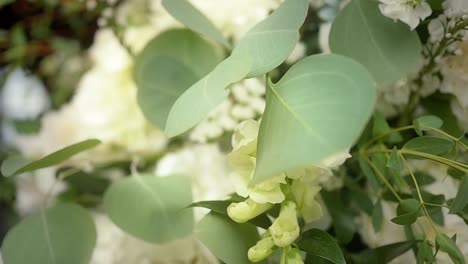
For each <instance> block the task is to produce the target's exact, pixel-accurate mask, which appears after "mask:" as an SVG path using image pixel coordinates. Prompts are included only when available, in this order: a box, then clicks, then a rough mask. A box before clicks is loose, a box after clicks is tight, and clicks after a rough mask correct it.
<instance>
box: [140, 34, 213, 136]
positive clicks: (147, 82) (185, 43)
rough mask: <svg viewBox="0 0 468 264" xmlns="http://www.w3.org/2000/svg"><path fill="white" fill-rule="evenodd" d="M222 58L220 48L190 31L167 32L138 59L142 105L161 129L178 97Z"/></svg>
mask: <svg viewBox="0 0 468 264" xmlns="http://www.w3.org/2000/svg"><path fill="white" fill-rule="evenodd" d="M221 59H222V54H221V52H220V51H219V49H218V48H217V47H216V46H214V45H212V44H211V43H209V42H207V41H206V40H204V39H203V38H201V37H200V36H199V35H197V34H195V33H193V32H191V31H190V30H186V29H177V30H170V31H166V32H164V33H162V34H160V35H158V36H157V37H156V38H154V39H153V40H152V41H150V42H149V43H148V44H147V46H146V47H145V48H144V49H143V51H142V52H141V53H140V54H139V55H138V56H137V59H136V63H135V69H134V77H135V81H136V83H137V85H138V104H139V105H140V107H141V109H142V111H143V113H144V115H145V116H146V118H147V119H148V120H150V121H151V122H152V123H153V124H155V125H156V126H158V127H160V128H164V127H165V125H166V120H167V116H168V114H169V110H170V109H171V107H172V106H173V104H174V102H175V101H176V100H177V98H178V97H179V96H180V95H181V94H183V93H184V92H185V90H187V89H188V88H189V87H190V86H192V85H193V84H194V83H195V82H197V81H198V80H199V79H200V78H201V77H203V76H204V75H206V74H207V73H208V72H210V71H211V70H212V69H213V68H214V67H215V66H216V64H218V63H219V62H220V61H221Z"/></svg>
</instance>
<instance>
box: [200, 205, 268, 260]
mask: <svg viewBox="0 0 468 264" xmlns="http://www.w3.org/2000/svg"><path fill="white" fill-rule="evenodd" d="M195 234H196V236H197V238H198V239H200V241H201V242H202V243H203V244H204V245H205V246H206V247H207V248H208V249H209V250H210V251H211V253H213V255H215V256H216V257H217V258H219V259H220V260H221V261H223V262H224V263H226V264H250V263H251V262H250V261H249V259H248V258H247V251H248V250H249V248H251V247H252V246H254V245H255V244H256V243H257V241H258V240H259V239H260V237H259V235H258V232H257V229H256V227H255V226H254V225H252V224H249V223H244V224H239V223H235V222H234V221H232V220H231V219H230V218H229V217H227V216H224V215H221V214H218V213H214V212H211V213H209V214H207V215H206V216H205V217H203V219H202V220H201V221H200V222H199V223H198V224H197V226H196V228H195Z"/></svg>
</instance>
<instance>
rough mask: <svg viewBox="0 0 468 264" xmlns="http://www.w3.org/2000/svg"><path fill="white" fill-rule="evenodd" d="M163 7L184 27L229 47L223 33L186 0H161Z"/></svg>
mask: <svg viewBox="0 0 468 264" xmlns="http://www.w3.org/2000/svg"><path fill="white" fill-rule="evenodd" d="M162 4H163V6H164V8H165V9H166V10H167V11H168V12H169V13H170V14H171V15H172V16H173V17H174V18H175V19H177V20H179V21H180V22H181V23H182V24H184V25H185V26H186V27H188V28H190V29H191V30H193V31H195V32H198V33H200V34H202V35H203V36H205V37H207V38H209V39H212V40H214V41H217V42H219V43H221V44H223V45H224V46H226V47H228V48H229V47H230V45H229V43H228V42H227V40H226V39H225V38H224V36H223V34H222V33H221V32H220V31H219V30H218V29H217V28H216V27H215V26H214V25H213V23H212V22H211V21H210V20H209V19H208V18H207V17H206V16H205V15H203V14H202V13H201V12H200V11H199V10H198V9H196V8H195V7H194V6H193V5H192V4H190V2H189V1H187V0H163V1H162Z"/></svg>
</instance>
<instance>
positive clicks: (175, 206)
mask: <svg viewBox="0 0 468 264" xmlns="http://www.w3.org/2000/svg"><path fill="white" fill-rule="evenodd" d="M191 201H192V191H191V184H190V180H189V179H188V178H187V177H184V176H169V177H157V176H154V175H141V176H140V175H135V176H132V177H129V178H126V179H123V180H120V181H118V182H115V183H114V184H112V185H111V187H110V188H109V189H108V190H107V192H106V194H105V196H104V208H105V210H106V212H107V214H108V215H109V217H110V218H111V220H112V221H113V222H114V223H115V224H116V225H117V226H118V227H120V228H121V229H122V230H124V231H126V232H128V233H129V234H131V235H134V236H136V237H138V238H140V239H143V240H145V241H148V242H153V243H165V242H169V241H172V240H175V239H179V238H182V237H184V236H187V235H189V234H190V233H191V232H192V229H193V213H192V210H190V209H186V207H187V206H188V205H189V204H190V203H191Z"/></svg>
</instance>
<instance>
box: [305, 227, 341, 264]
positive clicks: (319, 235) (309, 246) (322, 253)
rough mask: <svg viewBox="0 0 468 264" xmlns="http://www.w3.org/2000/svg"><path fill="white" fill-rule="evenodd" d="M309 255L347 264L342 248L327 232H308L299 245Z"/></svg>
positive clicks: (316, 230)
mask: <svg viewBox="0 0 468 264" xmlns="http://www.w3.org/2000/svg"><path fill="white" fill-rule="evenodd" d="M297 245H298V246H299V249H301V250H302V251H305V252H307V254H308V255H313V256H318V257H321V258H323V259H326V260H329V261H331V262H332V263H335V264H344V263H346V261H345V258H344V256H343V253H342V252H341V249H340V246H339V245H338V243H337V242H336V241H335V239H334V238H333V237H332V236H330V235H329V234H328V233H327V232H325V231H322V230H320V229H311V230H308V231H306V232H305V233H304V234H303V235H302V238H301V240H300V241H299V242H298V243H297Z"/></svg>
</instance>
